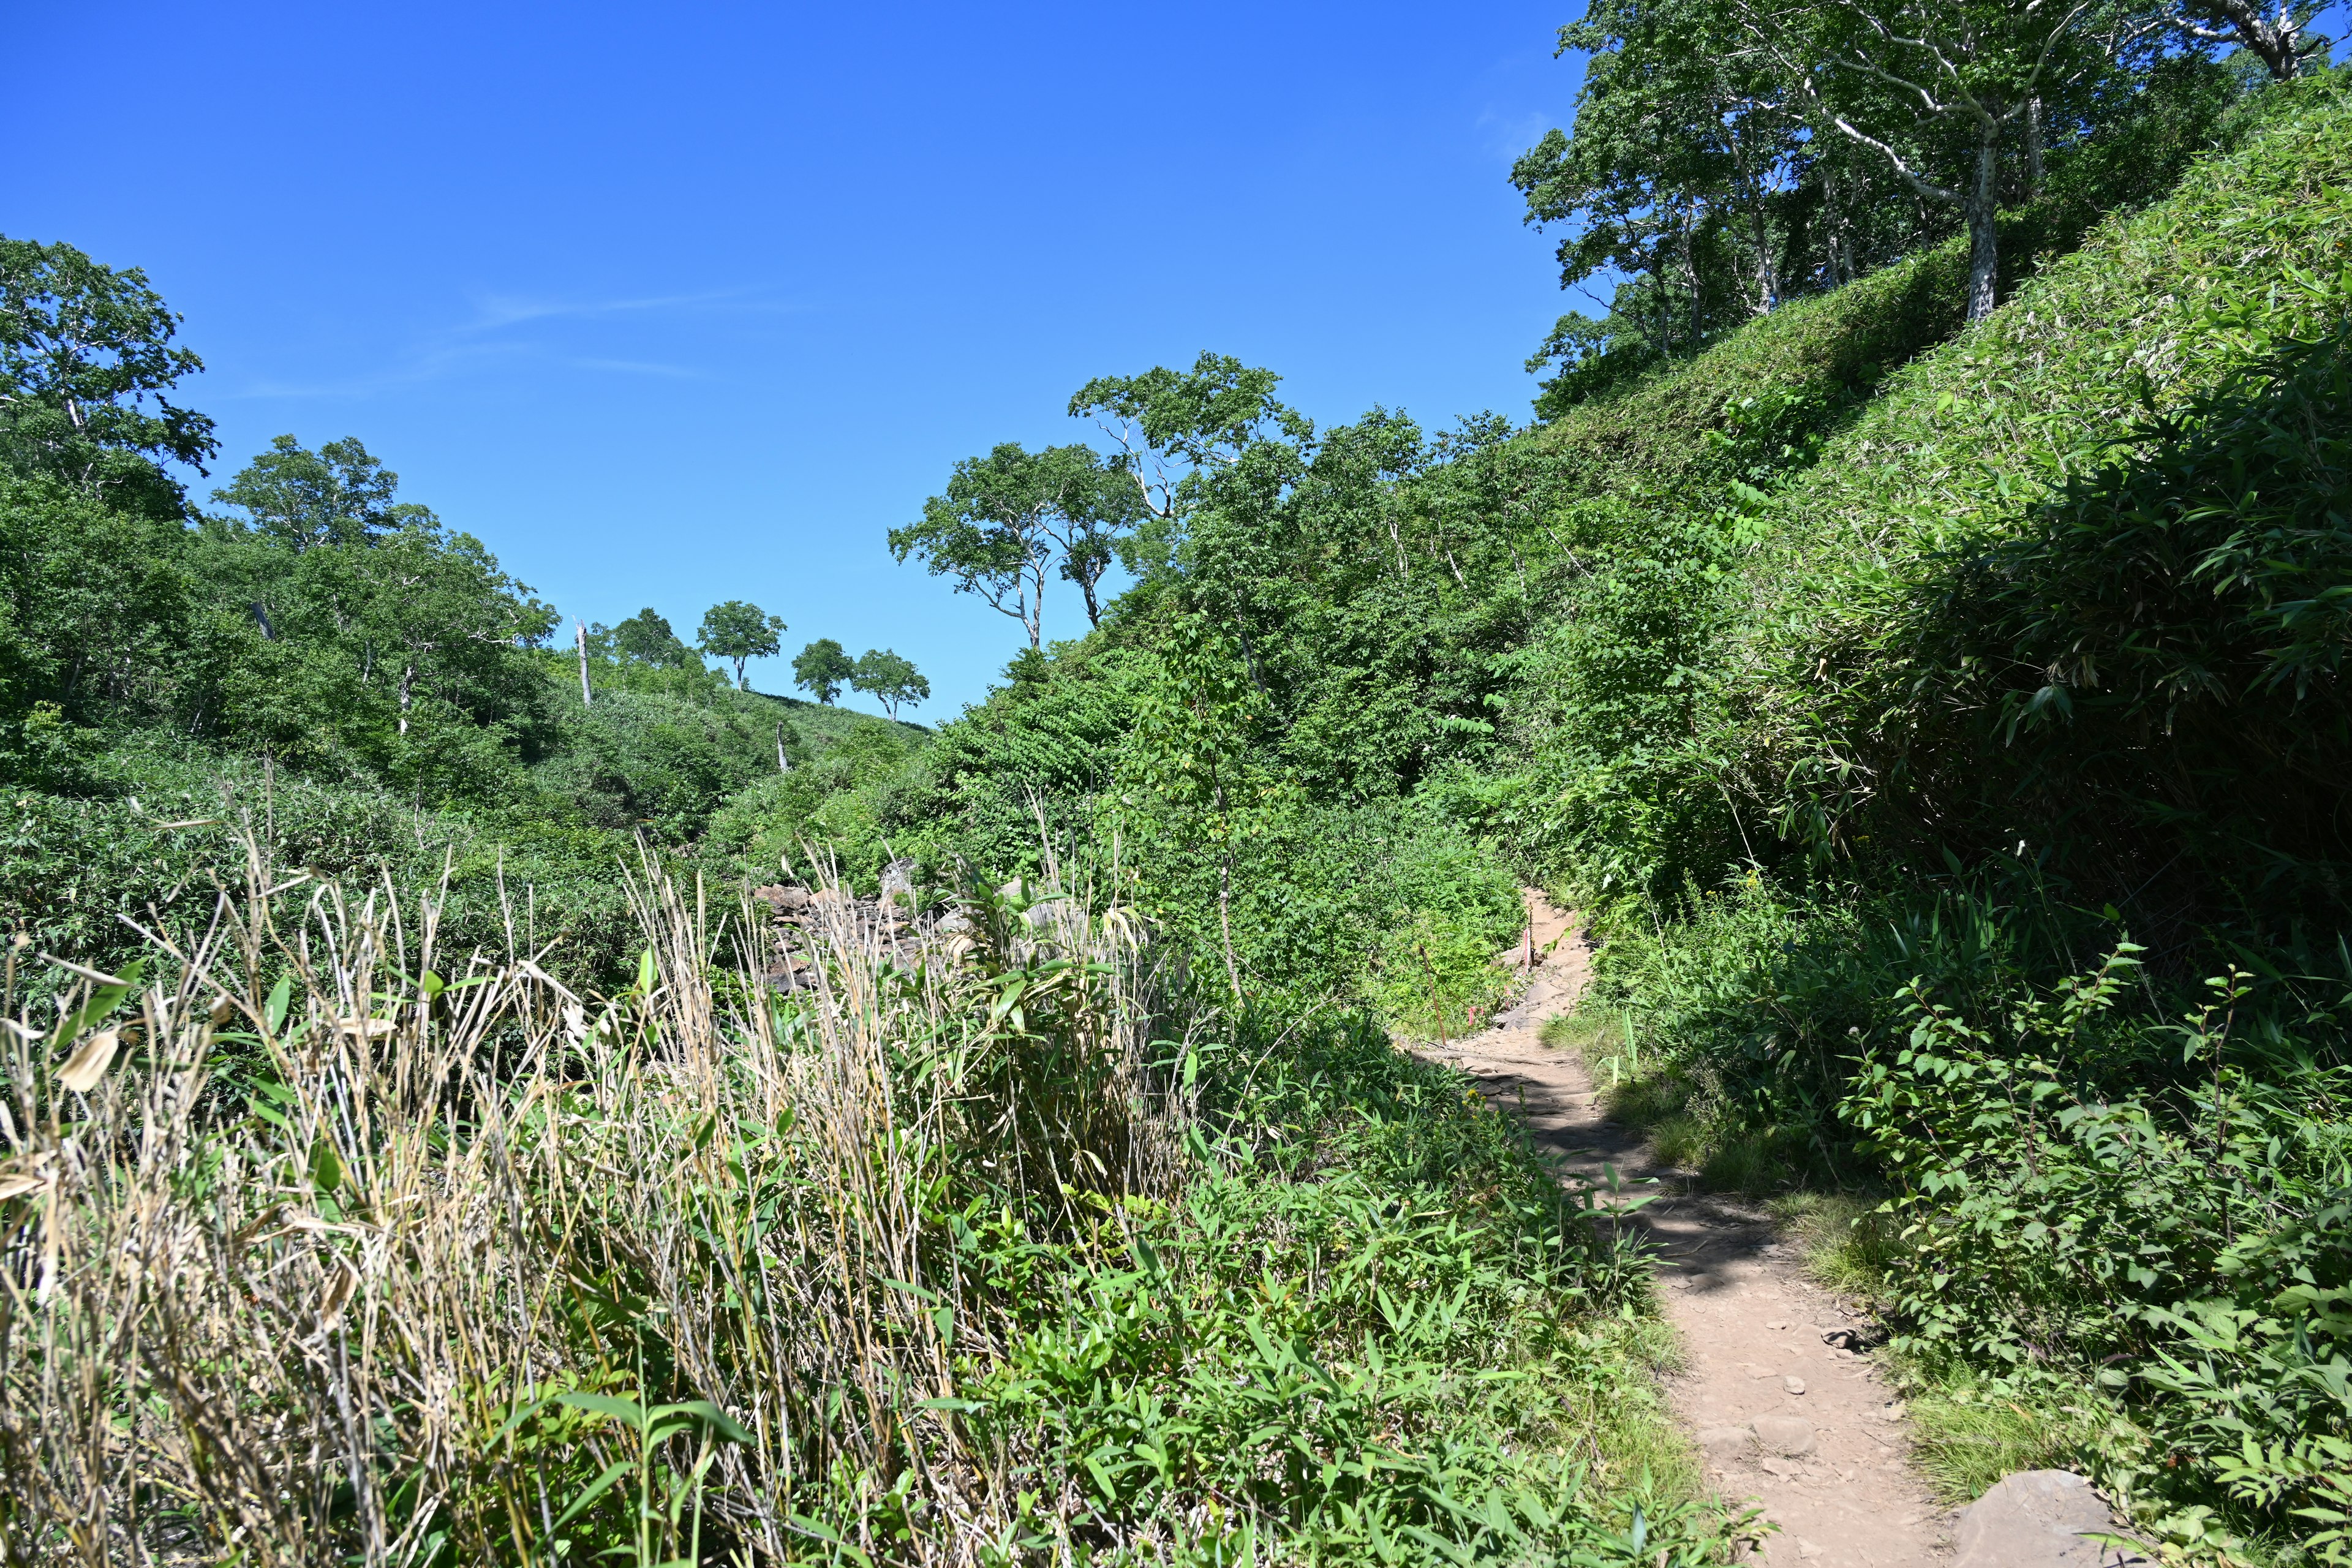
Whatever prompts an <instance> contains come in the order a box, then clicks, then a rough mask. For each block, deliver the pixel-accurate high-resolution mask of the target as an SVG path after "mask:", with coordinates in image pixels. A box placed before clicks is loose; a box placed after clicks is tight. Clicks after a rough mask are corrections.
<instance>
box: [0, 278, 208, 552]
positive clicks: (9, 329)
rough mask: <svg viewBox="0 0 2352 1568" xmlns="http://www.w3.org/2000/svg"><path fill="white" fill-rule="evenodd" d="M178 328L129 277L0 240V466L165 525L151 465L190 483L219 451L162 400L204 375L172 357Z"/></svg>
mask: <svg viewBox="0 0 2352 1568" xmlns="http://www.w3.org/2000/svg"><path fill="white" fill-rule="evenodd" d="M179 325H180V318H179V317H178V316H176V315H174V314H173V312H172V310H170V309H169V308H168V307H167V306H165V304H164V303H163V297H162V296H161V295H159V294H157V293H156V292H155V290H154V289H152V288H150V287H148V283H147V275H146V274H145V273H144V272H142V271H141V270H139V268H135V267H134V268H129V269H128V270H124V271H117V270H115V269H114V268H110V267H105V266H102V265H100V263H98V262H96V261H93V260H91V259H90V258H89V257H88V256H86V255H84V254H83V253H82V252H80V251H79V250H77V249H75V248H74V247H72V246H70V245H65V244H61V243H60V244H55V245H43V244H40V243H38V242H37V241H34V240H24V239H7V238H0V455H5V458H6V459H7V460H8V461H9V462H10V463H11V464H12V465H13V466H15V467H17V468H29V469H33V470H36V471H44V472H48V473H54V474H57V475H58V476H60V477H63V478H66V479H70V480H71V481H72V482H74V483H76V484H79V485H80V486H81V487H82V488H84V489H89V490H91V491H93V492H109V491H124V492H128V493H129V494H128V495H127V496H116V497H114V498H113V503H114V504H117V505H123V504H130V505H131V506H132V507H133V509H134V510H145V511H150V512H155V513H159V514H165V515H176V514H177V513H178V511H179V510H180V508H181V504H182V503H181V497H180V491H179V487H178V486H177V485H176V484H175V483H173V481H172V480H171V479H168V478H167V477H165V475H164V473H163V469H162V468H161V467H160V465H161V464H162V463H163V462H165V461H167V460H168V461H173V462H181V463H185V464H188V465H189V466H190V467H192V468H195V469H196V470H197V471H198V472H200V473H201V472H202V471H203V465H204V464H205V461H206V460H207V459H209V458H211V457H212V456H213V454H214V453H215V451H217V450H218V449H219V444H218V443H217V442H216V441H215V440H214V438H213V422H212V421H211V420H210V419H209V418H207V417H206V416H204V415H202V414H198V413H195V412H194V411H192V410H190V409H186V408H182V407H180V406H178V405H175V404H173V402H171V401H170V400H169V399H168V398H166V397H165V396H164V395H163V394H164V393H165V392H167V391H169V390H170V389H171V388H172V387H173V385H175V384H177V383H178V381H179V379H180V378H181V377H182V376H184V375H188V374H193V373H194V372H197V371H200V370H202V369H204V367H205V364H204V361H203V360H201V359H199V358H197V357H196V355H195V353H194V351H193V350H190V349H185V348H179V347H175V346H173V342H172V339H173V336H174V335H175V334H176V333H177V331H178V330H179ZM131 496H135V497H137V498H139V499H138V500H135V501H133V500H130V499H129V497H131Z"/></svg>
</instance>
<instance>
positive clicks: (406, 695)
mask: <svg viewBox="0 0 2352 1568" xmlns="http://www.w3.org/2000/svg"><path fill="white" fill-rule="evenodd" d="M415 689H416V661H415V659H410V660H409V661H408V663H407V664H405V665H404V666H403V667H402V668H401V671H400V732H401V733H402V734H404V735H405V734H407V733H408V706H409V703H410V701H411V700H412V697H413V694H414V693H415Z"/></svg>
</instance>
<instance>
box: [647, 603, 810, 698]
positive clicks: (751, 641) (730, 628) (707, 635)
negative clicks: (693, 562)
mask: <svg viewBox="0 0 2352 1568" xmlns="http://www.w3.org/2000/svg"><path fill="white" fill-rule="evenodd" d="M663 629H664V630H667V629H668V628H667V622H665V623H664V624H663ZM783 635H784V623H783V618H782V616H772V615H770V614H768V613H767V612H766V611H765V610H762V609H761V608H760V606H759V605H754V604H752V603H751V602H750V601H748V600H744V599H729V600H728V601H726V602H725V603H724V604H719V605H711V606H710V608H709V609H707V610H705V611H703V612H702V628H701V630H700V631H699V632H698V633H697V634H696V637H695V646H696V647H698V648H700V649H701V650H702V651H703V652H704V653H706V654H709V656H711V657H712V658H723V659H725V660H727V661H728V662H729V663H730V664H732V665H733V666H734V667H735V686H736V689H738V690H740V691H749V690H751V682H750V681H749V680H748V679H745V677H744V674H743V666H744V664H745V662H746V661H748V660H751V659H755V658H775V657H776V650H777V648H779V647H782V643H781V641H780V640H779V639H780V638H782V636H783Z"/></svg>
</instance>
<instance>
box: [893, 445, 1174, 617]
mask: <svg viewBox="0 0 2352 1568" xmlns="http://www.w3.org/2000/svg"><path fill="white" fill-rule="evenodd" d="M1140 515H1141V514H1140V510H1139V505H1138V502H1137V499H1136V496H1135V491H1134V489H1133V487H1132V486H1130V485H1129V484H1128V483H1127V482H1126V480H1125V479H1123V478H1122V477H1121V470H1120V468H1119V466H1118V464H1117V463H1116V462H1110V463H1106V462H1105V461H1104V460H1103V458H1101V457H1099V456H1098V455H1097V453H1096V452H1095V451H1094V450H1093V448H1091V447H1082V446H1076V445H1072V446H1066V447H1046V448H1045V450H1044V451H1042V452H1030V451H1028V450H1026V449H1025V448H1024V447H1022V446H1021V445H1020V444H1019V443H1018V442H1013V441H1007V442H1004V443H1003V444H1002V445H1000V446H998V447H994V448H993V449H992V450H991V451H990V452H989V453H988V455H987V456H986V457H983V458H965V459H963V461H961V462H960V463H958V464H957V465H956V466H955V471H954V473H953V474H952V475H950V477H949V479H948V488H947V493H946V494H945V495H938V496H933V497H932V498H931V499H930V500H927V501H925V502H924V503H923V517H922V521H919V522H915V523H910V524H908V526H906V527H904V528H894V529H892V530H891V531H890V553H891V554H893V555H895V556H896V557H898V560H900V561H901V562H904V561H906V560H907V559H908V558H909V557H910V556H911V557H914V558H916V559H919V560H920V561H922V562H923V563H924V564H925V565H926V566H927V567H929V570H930V572H931V574H933V575H934V576H951V577H953V578H954V579H955V580H956V592H957V593H959V594H976V595H979V596H980V597H982V599H985V600H987V601H988V603H989V605H991V607H992V608H993V609H995V610H996V611H997V612H998V613H999V614H1001V615H1006V616H1012V617H1013V619H1014V620H1017V621H1019V622H1020V623H1021V626H1022V629H1023V630H1024V631H1026V632H1027V633H1028V634H1029V646H1030V647H1040V646H1041V645H1042V644H1043V642H1044V640H1045V568H1046V567H1047V566H1048V565H1049V564H1050V563H1052V562H1053V561H1054V559H1055V556H1056V555H1058V556H1059V557H1060V558H1061V575H1062V576H1063V577H1065V578H1066V579H1067V580H1068V581H1070V582H1072V583H1075V584H1077V586H1078V592H1079V594H1080V595H1082V596H1083V597H1084V598H1085V600H1086V606H1087V624H1088V625H1089V626H1100V625H1101V624H1102V605H1101V603H1100V600H1099V597H1098V595H1097V585H1098V584H1100V583H1101V581H1102V577H1103V574H1104V573H1106V572H1108V570H1109V569H1110V565H1111V563H1112V561H1113V560H1114V559H1116V557H1117V553H1118V542H1119V540H1120V539H1121V538H1122V537H1123V536H1124V535H1125V534H1126V533H1128V532H1129V531H1131V530H1132V529H1133V527H1134V526H1135V523H1136V521H1137V520H1138V519H1139V516H1140Z"/></svg>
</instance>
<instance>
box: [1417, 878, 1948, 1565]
mask: <svg viewBox="0 0 2352 1568" xmlns="http://www.w3.org/2000/svg"><path fill="white" fill-rule="evenodd" d="M1528 915H1529V921H1530V929H1531V931H1532V934H1533V939H1534V940H1533V944H1532V952H1533V954H1534V958H1535V962H1534V963H1533V964H1532V966H1529V965H1528V954H1529V951H1530V949H1529V945H1528V938H1527V937H1526V936H1524V935H1523V936H1522V937H1521V939H1520V943H1521V944H1520V947H1519V950H1518V953H1517V962H1518V963H1519V964H1520V965H1521V966H1522V967H1523V968H1526V969H1527V970H1528V986H1527V990H1526V992H1525V994H1523V995H1522V996H1521V997H1520V999H1519V1001H1518V1003H1517V1005H1514V1006H1513V1007H1511V1008H1510V1009H1509V1010H1508V1011H1507V1012H1504V1013H1501V1014H1499V1015H1497V1016H1496V1017H1495V1018H1494V1019H1493V1020H1492V1022H1491V1024H1490V1026H1487V1027H1486V1028H1484V1029H1482V1030H1480V1031H1479V1032H1478V1033H1476V1034H1475V1035H1473V1036H1471V1037H1468V1038H1467V1039H1463V1040H1456V1041H1452V1042H1449V1043H1447V1044H1446V1045H1444V1046H1443V1047H1440V1046H1426V1047H1420V1048H1421V1050H1422V1052H1423V1054H1424V1055H1427V1056H1430V1057H1432V1058H1436V1059H1439V1060H1443V1061H1445V1062H1447V1063H1449V1064H1450V1065H1454V1066H1458V1067H1460V1068H1462V1069H1463V1070H1464V1071H1465V1072H1467V1073H1469V1074H1470V1075H1471V1076H1472V1077H1473V1078H1474V1079H1476V1080H1477V1082H1478V1085H1479V1087H1480V1088H1481V1089H1483V1090H1484V1091H1485V1093H1486V1098H1487V1100H1488V1101H1489V1102H1490V1103H1492V1104H1494V1105H1496V1107H1498V1108H1499V1109H1502V1110H1507V1111H1509V1112H1511V1113H1512V1114H1515V1115H1518V1116H1521V1117H1523V1118H1524V1120H1525V1121H1526V1122H1527V1124H1528V1128H1529V1129H1530V1131H1532V1132H1533V1134H1534V1137H1535V1142H1536V1146H1537V1148H1538V1150H1539V1151H1540V1152H1543V1153H1545V1154H1546V1155H1547V1156H1549V1157H1550V1158H1553V1159H1555V1160H1557V1161H1559V1164H1560V1167H1561V1171H1562V1174H1563V1175H1564V1176H1566V1177H1570V1178H1574V1177H1583V1178H1586V1179H1589V1180H1591V1181H1593V1182H1596V1183H1602V1182H1605V1181H1606V1180H1607V1175H1606V1170H1605V1168H1606V1167H1613V1168H1614V1169H1615V1171H1616V1172H1617V1175H1618V1179H1619V1181H1620V1183H1621V1184H1622V1186H1623V1188H1624V1189H1625V1194H1626V1196H1628V1197H1633V1196H1640V1195H1643V1194H1657V1195H1656V1196H1655V1197H1654V1200H1653V1201H1652V1202H1651V1203H1650V1204H1649V1205H1647V1206H1645V1207H1643V1209H1642V1210H1641V1211H1640V1212H1639V1213H1638V1214H1636V1215H1633V1216H1632V1217H1631V1219H1630V1220H1629V1222H1628V1223H1631V1224H1635V1225H1639V1226H1642V1227H1643V1229H1644V1230H1645V1231H1646V1232H1647V1233H1648V1236H1649V1237H1650V1239H1651V1242H1652V1244H1653V1246H1654V1247H1655V1249H1656V1251H1657V1255H1658V1283H1659V1285H1660V1287H1661V1289H1660V1292H1659V1294H1660V1296H1661V1297H1662V1299H1663V1304H1664V1310H1665V1311H1666V1314H1667V1316H1668V1317H1669V1318H1670V1319H1671V1320H1672V1321H1673V1322H1674V1324H1675V1328H1676V1330H1677V1331H1679V1332H1680V1335H1681V1339H1682V1343H1683V1362H1684V1364H1683V1369H1682V1370H1681V1372H1680V1373H1677V1374H1676V1375H1675V1377H1673V1378H1672V1379H1671V1380H1670V1381H1669V1383H1668V1393H1669V1395H1670V1397H1671V1398H1672V1400H1673V1402H1674V1405H1675V1409H1676V1411H1677V1412H1678V1413H1679V1414H1680V1415H1681V1416H1682V1417H1683V1419H1684V1420H1685V1421H1686V1422H1687V1423H1688V1424H1689V1425H1690V1426H1691V1427H1692V1428H1693V1429H1694V1431H1695V1432H1696V1436H1697V1439H1698V1444H1699V1447H1700V1449H1701V1451H1702V1453H1703V1455H1704V1457H1705V1458H1706V1466H1707V1472H1708V1477H1709V1479H1710V1480H1711V1481H1712V1482H1713V1483H1714V1485H1715V1486H1716V1488H1717V1490H1718V1491H1719V1492H1720V1493H1721V1495H1722V1496H1723V1497H1724V1498H1725V1499H1726V1500H1729V1501H1735V1502H1736V1501H1739V1500H1748V1501H1752V1502H1756V1503H1759V1504H1760V1505H1761V1507H1762V1509H1763V1510H1764V1514H1765V1517H1766V1518H1767V1519H1769V1520H1770V1521H1772V1522H1773V1523H1774V1524H1776V1525H1778V1526H1779V1527H1780V1528H1779V1531H1778V1532H1777V1533H1775V1534H1772V1535H1770V1536H1768V1537H1767V1538H1766V1541H1765V1543H1764V1546H1763V1548H1762V1550H1761V1551H1760V1552H1759V1553H1758V1554H1757V1555H1756V1556H1755V1557H1754V1558H1752V1559H1750V1561H1755V1562H1760V1563H1771V1564H1774V1565H1776V1568H1780V1565H1791V1568H1792V1565H1794V1564H1797V1563H1807V1564H1811V1565H1814V1568H1913V1565H1915V1564H1931V1563H1943V1562H1946V1561H1948V1558H1949V1556H1950V1546H1949V1538H1950V1533H1951V1531H1950V1526H1951V1521H1952V1514H1951V1512H1950V1511H1949V1510H1946V1509H1943V1508H1941V1507H1938V1506H1937V1503H1936V1502H1935V1500H1933V1499H1932V1498H1931V1497H1930V1496H1929V1494H1928V1492H1927V1487H1926V1485H1925V1484H1924V1483H1923V1482H1922V1481H1921V1480H1920V1479H1919V1478H1918V1477H1917V1476H1916V1474H1915V1473H1914V1472H1913V1470H1912V1469H1911V1467H1910V1464H1909V1461H1908V1457H1907V1456H1908V1450H1909V1441H1908V1436H1907V1432H1906V1426H1905V1424H1904V1422H1903V1420H1902V1416H1901V1413H1900V1411H1899V1409H1898V1408H1897V1407H1896V1406H1895V1403H1894V1394H1893V1393H1892V1392H1891V1391H1890V1390H1889V1389H1888V1388H1887V1387H1886V1386H1885V1384H1883V1383H1882V1382H1881V1381H1880V1379H1879V1377H1878V1374H1877V1373H1876V1370H1875V1369H1874V1366H1873V1364H1872V1356H1871V1355H1870V1353H1869V1352H1867V1351H1861V1352H1857V1351H1854V1350H1851V1349H1845V1348H1841V1346H1843V1345H1853V1344H1855V1343H1856V1342H1857V1341H1856V1339H1855V1338H1854V1337H1853V1336H1854V1335H1856V1334H1859V1333H1860V1332H1861V1331H1864V1329H1865V1327H1866V1325H1865V1324H1864V1321H1862V1319H1861V1318H1860V1317H1859V1316H1856V1315H1850V1314H1849V1313H1848V1312H1847V1311H1846V1310H1845V1309H1844V1308H1843V1306H1842V1305H1841V1304H1840V1303H1839V1302H1838V1300H1836V1299H1835V1298H1834V1297H1833V1296H1832V1295H1831V1294H1830V1293H1829V1292H1828V1291H1825V1290H1822V1289H1820V1288H1819V1287H1817V1286H1815V1285H1813V1284H1812V1283H1811V1282H1810V1281H1809V1280H1807V1279H1805V1278H1804V1275H1803V1271H1802V1269H1801V1267H1800V1264H1799V1258H1798V1254H1797V1249H1796V1247H1793V1246H1791V1245H1790V1244H1788V1243H1785V1242H1783V1241H1781V1240H1780V1237H1779V1235H1778V1233H1777V1231H1776V1230H1775V1228H1774V1226H1772V1224H1771V1222H1770V1221H1769V1218H1767V1216H1766V1215H1763V1214H1762V1213H1760V1212H1759V1211H1757V1210H1755V1209H1752V1208H1749V1207H1748V1206H1745V1205H1742V1204H1740V1203H1738V1201H1736V1200H1732V1199H1727V1198H1725V1197H1722V1196H1720V1195H1716V1194H1703V1193H1699V1192H1697V1191H1696V1184H1695V1183H1694V1181H1693V1180H1692V1178H1691V1177H1690V1176H1689V1174H1688V1173H1684V1172H1678V1171H1675V1170H1671V1169H1663V1168H1660V1167H1658V1166H1656V1165H1654V1164H1653V1163H1651V1161H1650V1158H1649V1156H1648V1154H1647V1152H1646V1151H1645V1150H1644V1148H1643V1141H1642V1138H1641V1135H1640V1134H1638V1133H1636V1132H1634V1131H1632V1130H1631V1129H1629V1128H1625V1127H1621V1126H1618V1125H1616V1124H1615V1123H1613V1122H1611V1121H1607V1120H1605V1119H1604V1118H1603V1117H1602V1115H1601V1111H1600V1110H1599V1108H1598V1106H1597V1104H1596V1100H1597V1098H1598V1097H1597V1095H1596V1094H1595V1092H1594V1085H1593V1083H1592V1080H1591V1076H1590V1075H1589V1074H1588V1073H1587V1072H1586V1071H1585V1068H1584V1064H1583V1063H1582V1061H1580V1059H1579V1058H1577V1056H1576V1054H1575V1053H1574V1052H1572V1051H1569V1050H1556V1049H1553V1048H1551V1047H1548V1046H1546V1045H1544V1044H1543V1042H1542V1041H1541V1040H1540V1039H1538V1037H1537V1031H1538V1029H1540V1028H1541V1027H1542V1026H1543V1022H1544V1020H1545V1019H1547V1018H1549V1017H1550V1016H1552V1015H1553V1014H1555V1013H1565V1012H1568V1011H1569V1010H1570V1009H1571V1008H1572V1007H1574V1005H1576V999H1577V997H1578V995H1579V994H1580V993H1581V992H1582V991H1583V989H1584V986H1585V984H1586V983H1587V981H1588V980H1590V978H1591V951H1590V948H1589V946H1588V944H1587V942H1586V941H1585V939H1584V935H1583V931H1582V928H1581V922H1580V921H1576V920H1574V919H1573V918H1572V917H1571V916H1570V915H1569V914H1567V913H1566V912H1564V911H1562V910H1559V909H1556V908H1554V907H1553V906H1552V905H1551V904H1550V903H1549V902H1548V901H1546V900H1544V899H1543V898H1542V897H1541V896H1540V895H1535V894H1530V895H1529V896H1528Z"/></svg>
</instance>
